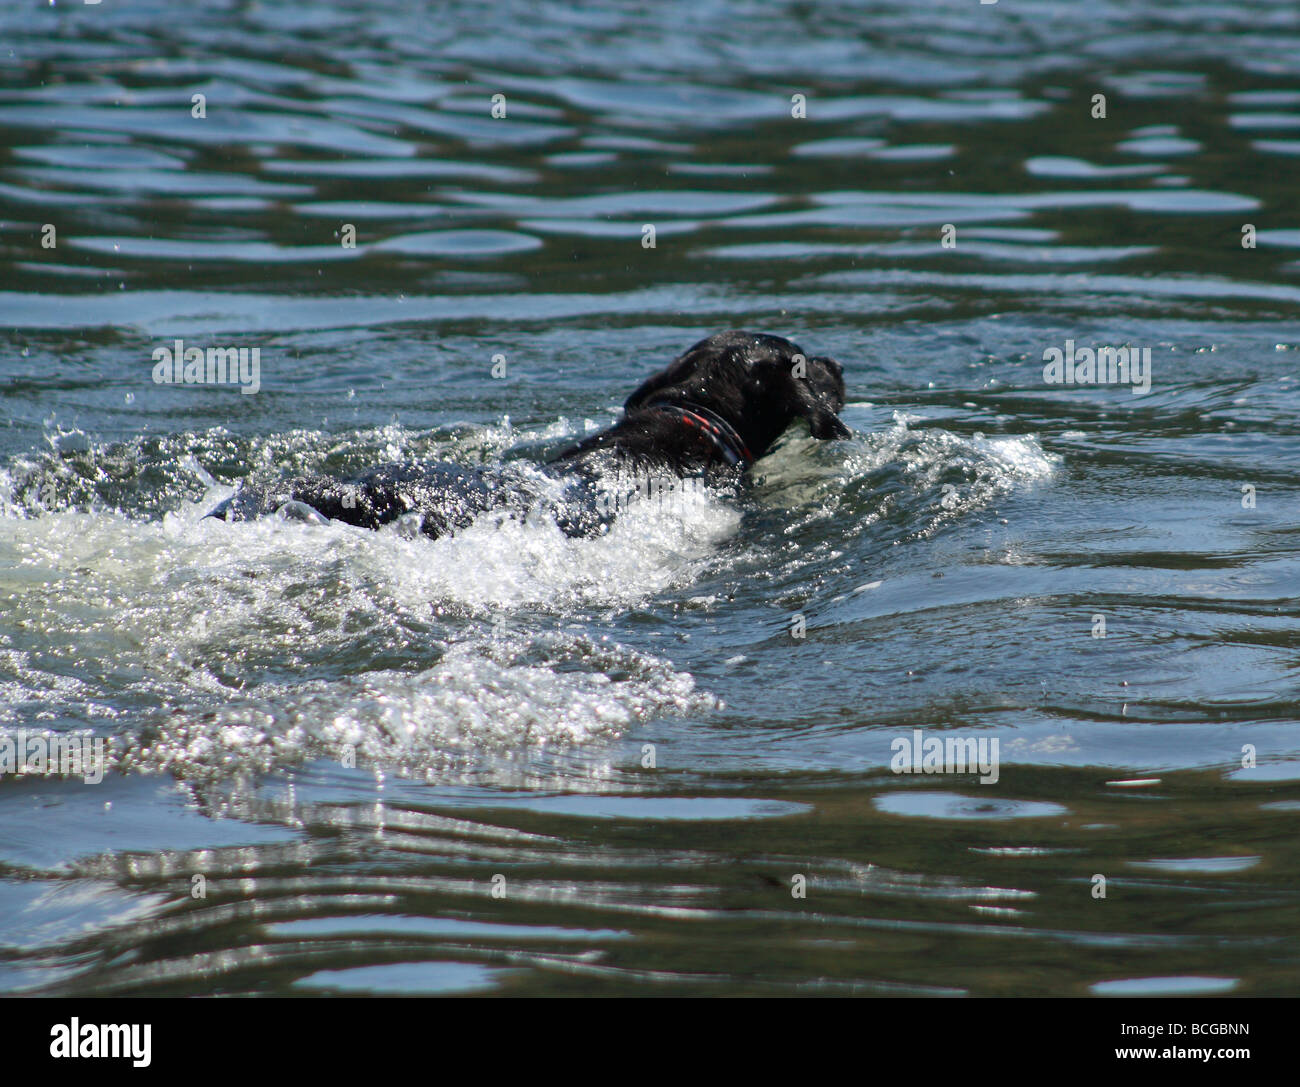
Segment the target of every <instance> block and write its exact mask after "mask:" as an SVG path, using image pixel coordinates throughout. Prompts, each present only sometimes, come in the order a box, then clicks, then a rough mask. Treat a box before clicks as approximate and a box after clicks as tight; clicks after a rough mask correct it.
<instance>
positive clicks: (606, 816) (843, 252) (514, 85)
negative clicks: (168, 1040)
mask: <svg viewBox="0 0 1300 1087" xmlns="http://www.w3.org/2000/svg"><path fill="white" fill-rule="evenodd" d="M196 95H198V96H202V97H201V98H197V99H196V98H195V96H196ZM496 95H502V96H504V98H502V99H497V100H496V102H497V106H498V109H497V112H500V111H501V107H504V111H505V116H504V117H494V116H493V115H492V110H493V101H494V96H496ZM1097 95H1103V96H1104V102H1102V101H1101V100H1099V99H1096V98H1095V96H1097ZM795 96H803V97H802V98H799V97H795ZM1103 107H1104V116H1101V115H1099V113H1100V111H1101V110H1102V108H1103ZM200 114H201V115H200ZM1298 180H1300V9H1297V7H1296V5H1295V4H1294V0H1277V2H1266V0H1235V2H1233V3H1231V4H1229V3H1222V2H1205V3H1193V2H1189V3H1183V4H1175V5H1169V4H1167V3H1165V2H1163V0H1161V2H1156V0H1124V2H1118V0H1116V2H1099V3H1090V4H1086V5H1084V4H1071V3H1064V2H1060V3H1052V2H1046V0H1044V2H1039V3H1033V4H1019V3H1010V2H1004V3H1001V4H996V5H980V4H978V3H975V2H973V0H962V2H958V0H947V2H933V3H917V2H910V0H898V2H881V0H876V2H864V3H843V4H841V3H825V4H824V3H818V4H816V5H812V4H801V3H794V2H788V3H781V2H770V3H768V2H764V3H757V2H754V3H715V2H711V0H691V2H689V3H662V4H642V3H635V2H630V0H625V2H612V0H609V2H603V3H593V4H583V5H582V10H581V11H579V10H576V6H571V5H567V4H555V3H536V2H532V0H530V2H503V3H497V4H492V5H490V7H487V8H485V7H484V6H483V5H479V4H457V3H446V4H439V5H433V6H431V8H430V9H429V10H423V7H422V6H419V5H408V4H406V3H404V2H401V0H377V2H366V3H333V4H322V3H314V2H308V3H302V2H297V3H287V2H281V0H263V2H262V3H259V4H256V5H246V4H232V3H224V2H216V0H201V2H197V3H194V4H189V5H185V6H184V9H183V10H181V9H178V8H177V7H176V6H175V5H172V4H164V3H148V2H144V3H136V4H132V5H129V6H128V5H115V4H112V3H104V4H102V5H89V6H87V5H82V4H72V3H65V2H60V3H58V4H57V5H51V6H46V5H44V4H41V5H37V4H35V3H26V4H22V5H18V6H17V7H16V8H13V7H11V8H10V9H6V10H5V11H4V12H3V13H2V14H0V422H2V423H3V425H2V426H0V511H2V516H0V730H3V731H2V732H0V741H8V742H9V746H10V748H11V749H13V748H14V747H15V746H16V745H17V744H18V743H19V742H20V741H21V742H22V743H23V744H24V745H26V747H25V748H24V749H25V750H26V749H27V747H30V746H31V745H32V744H33V743H35V744H36V745H37V746H39V745H40V744H41V743H48V741H51V740H53V739H55V738H57V737H58V736H59V735H60V734H66V735H69V736H76V737H84V738H85V739H86V740H87V742H88V743H90V742H93V740H94V739H99V740H102V741H103V747H102V751H103V765H102V766H101V769H103V770H104V777H103V780H102V781H99V782H98V783H94V784H90V783H88V782H86V781H83V780H81V779H80V778H78V777H75V776H71V775H68V776H58V775H46V774H42V773H39V772H33V773H27V774H24V775H21V776H19V775H17V774H14V773H9V774H6V775H4V776H3V777H0V917H2V918H3V920H2V921H0V991H4V992H11V993H12V992H23V993H37V994H99V995H109V994H133V995H138V994H154V995H168V994H199V993H232V994H241V993H245V994H246V993H262V994H267V993H277V994H294V993H297V994H322V993H460V992H488V993H504V994H601V995H604V994H611V995H613V994H643V995H644V994H674V993H680V994H795V993H828V994H835V993H862V994H884V995H892V994H919V995H926V994H972V995H1008V994H1018V995H1088V994H1098V995H1105V994H1113V993H1121V994H1124V993H1127V994H1143V993H1215V994H1223V993H1228V994H1234V995H1265V994H1282V993H1290V994H1295V993H1296V992H1297V991H1298V990H1300V985H1297V970H1298V968H1300V936H1298V933H1300V845H1298V844H1297V842H1298V838H1297V834H1296V831H1295V827H1296V820H1297V818H1298V817H1300V602H1298V600H1297V596H1298V595H1300V594H1297V588H1298V587H1300V441H1298V440H1297V439H1298V438H1300V374H1297V363H1298V362H1300V211H1297V204H1296V193H1297V182H1298ZM47 225H48V226H49V227H53V231H52V232H51V231H50V230H48V229H47ZM647 225H650V226H653V227H654V228H655V239H654V240H655V244H654V247H653V248H651V247H648V246H646V245H644V244H643V238H644V237H645V236H646V235H645V231H644V228H645V227H646V226H647ZM349 227H351V228H352V229H351V230H349V229H348V228H349ZM1248 227H1249V228H1252V229H1246V228H1248ZM353 233H355V246H350V245H347V244H345V243H347V242H349V241H351V240H352V235H353ZM43 242H44V243H45V244H43ZM1251 242H1253V243H1254V244H1253V245H1252V244H1251ZM946 243H947V244H946ZM732 327H739V328H748V329H754V330H762V331H769V332H774V333H778V334H782V335H787V336H790V337H791V338H793V339H795V340H796V341H798V342H799V343H800V344H801V345H803V346H804V347H805V348H807V349H808V350H809V351H813V352H817V353H824V354H830V355H833V356H835V357H836V358H838V359H839V360H841V361H842V362H843V364H844V367H845V372H846V378H847V381H848V385H849V404H848V406H847V407H846V409H845V411H844V413H843V417H844V420H845V422H846V423H847V424H848V425H849V426H850V428H851V429H852V431H853V437H852V439H851V440H848V441H844V442H834V443H818V442H815V441H813V440H812V439H810V438H809V437H808V436H807V433H806V431H800V430H799V429H798V428H797V427H796V428H793V429H792V430H791V431H790V433H789V434H788V435H787V436H786V439H785V440H784V441H783V443H782V444H781V445H780V446H779V447H778V448H777V449H776V450H775V451H774V452H773V453H772V454H771V455H770V456H769V457H767V458H765V459H764V460H763V461H762V462H761V463H760V464H759V465H758V466H757V468H756V470H755V480H754V483H753V485H752V486H751V487H749V488H747V489H746V490H745V491H744V492H743V493H741V494H740V495H738V496H735V497H727V496H711V495H707V494H702V493H692V494H689V495H686V496H684V497H682V498H681V499H680V500H675V501H672V502H670V503H667V504H666V505H655V504H653V503H649V504H642V505H641V506H640V507H638V508H636V509H634V510H633V511H632V512H631V513H630V514H629V515H628V516H626V517H624V518H622V519H621V520H620V521H619V522H618V523H617V525H616V527H615V529H614V531H613V532H612V533H611V534H610V535H609V536H607V537H604V538H600V539H594V540H568V539H566V538H564V537H562V536H561V535H560V534H559V532H558V530H556V529H555V527H554V526H553V525H551V526H547V525H545V524H541V523H532V522H529V523H516V522H510V523H506V524H497V523H495V522H494V521H493V520H492V519H490V518H489V519H484V520H483V521H481V522H480V523H478V524H476V525H475V526H473V527H472V528H471V529H470V530H468V531H466V532H465V533H464V534H462V535H460V536H457V537H455V538H452V539H445V540H440V541H437V542H430V541H427V540H423V539H411V538H408V537H407V536H404V535H402V534H401V533H399V532H397V531H391V532H380V533H367V532H364V531H361V530H356V529H350V528H347V527H345V526H338V525H329V526H324V527H320V526H309V525H304V524H296V523H281V522H277V521H262V522H257V523H247V524H239V525H225V524H220V523H216V522H214V521H211V520H208V521H202V520H200V518H201V515H202V513H203V512H204V511H205V510H206V509H208V508H210V506H211V505H212V504H213V503H215V502H216V501H217V500H219V499H220V498H221V497H223V496H225V495H227V494H229V493H230V490H231V487H232V486H233V484H234V483H235V482H236V481H237V480H239V479H240V478H242V477H244V476H245V475H247V474H249V473H250V472H254V471H257V472H263V473H269V474H272V475H274V474H276V473H277V472H280V471H285V472H288V471H303V470H315V469H321V470H328V471H337V472H346V471H349V470H355V469H359V468H361V467H363V466H366V465H369V464H372V463H374V462H377V461H379V460H385V459H402V458H422V457H428V458H442V459H451V460H458V461H462V462H465V463H473V464H478V463H493V462H496V461H498V460H500V459H501V458H507V459H512V460H524V461H527V460H529V459H536V458H537V457H539V456H540V455H542V454H545V453H547V452H549V451H551V450H554V449H556V448H558V447H560V446H561V445H563V444H564V443H565V442H566V441H568V440H570V439H572V438H573V437H574V436H579V435H582V434H584V433H586V432H587V431H589V430H592V429H594V428H597V427H600V426H604V425H607V424H608V423H609V422H611V421H612V420H613V419H614V418H616V416H617V414H618V411H619V406H620V404H621V402H622V400H623V398H624V397H625V396H626V395H627V393H628V392H629V391H630V390H631V389H632V388H633V387H635V385H636V384H637V383H639V381H640V380H641V379H642V378H643V377H644V376H646V375H647V374H648V373H650V372H652V371H653V370H654V369H657V368H658V367H660V366H662V365H663V364H664V363H665V362H666V361H667V360H668V359H670V358H671V357H672V356H673V355H675V354H676V353H677V352H679V351H681V350H682V349H683V348H685V347H686V346H687V345H689V344H690V343H692V342H694V341H695V340H696V339H699V338H700V337H702V336H705V335H708V334H709V333H711V332H714V331H718V330H720V329H725V328H732ZM177 339H180V340H182V341H183V343H184V345H186V346H198V347H209V346H218V347H232V348H240V347H243V348H248V349H250V350H251V349H253V348H256V349H257V350H258V352H259V362H260V368H259V371H258V375H257V382H256V383H257V385H258V386H259V387H258V390H257V392H256V393H255V394H245V393H243V392H241V390H240V388H239V387H238V386H237V385H233V384H228V385H225V386H221V387H215V386H196V385H189V386H187V385H183V384H180V385H177V384H172V385H167V384H158V383H155V382H154V380H153V369H154V357H153V353H154V351H155V350H156V349H158V348H160V347H168V346H171V345H173V344H174V341H175V340H177ZM1067 341H1072V343H1073V345H1074V349H1075V351H1076V353H1077V352H1078V351H1080V350H1082V349H1085V348H1086V349H1088V350H1093V349H1096V348H1099V347H1108V348H1116V349H1118V348H1129V349H1132V351H1133V352H1134V354H1135V355H1137V356H1138V357H1140V358H1145V357H1146V356H1145V354H1143V353H1144V352H1146V351H1149V359H1150V370H1149V373H1148V374H1147V375H1146V376H1147V377H1149V379H1150V388H1149V391H1145V392H1143V391H1142V390H1141V389H1139V390H1138V391H1137V392H1135V391H1134V386H1133V384H1132V383H1130V384H1127V385H1099V384H1090V383H1087V382H1084V383H1075V384H1052V383H1049V382H1047V381H1045V379H1044V365H1045V363H1044V356H1045V353H1046V354H1048V355H1049V356H1050V353H1051V350H1052V349H1053V348H1057V349H1059V350H1060V351H1061V353H1062V354H1065V353H1066V351H1067ZM496 356H504V362H505V372H504V376H494V375H493V370H494V367H495V369H496V370H497V371H498V373H500V372H501V366H500V365H499V360H498V359H496V358H495V357H496ZM1085 376H1086V375H1085ZM250 387H251V385H250ZM800 621H801V622H802V625H801V626H800V625H799V623H800ZM800 633H801V634H802V635H803V636H802V637H798V636H796V635H797V634H800ZM1103 635H1104V636H1103ZM918 729H919V730H921V738H922V740H923V741H924V739H933V738H939V739H959V740H961V741H963V742H965V741H967V740H970V741H973V742H975V743H978V742H979V741H980V740H983V741H986V742H991V741H996V742H997V745H998V749H997V750H998V766H997V770H996V774H995V775H993V774H989V775H985V776H990V777H991V776H996V778H997V780H996V781H989V782H987V783H981V781H980V776H979V775H977V774H971V773H944V774H926V773H921V774H903V773H896V772H894V768H892V767H891V763H892V762H894V761H895V752H896V750H897V748H898V747H899V746H900V745H901V744H902V743H904V742H907V743H910V742H912V741H913V739H914V738H915V733H914V730H918ZM2 753H3V747H2V746H0V754H2ZM353 753H355V758H353ZM651 764H653V765H651ZM1099 877H1100V878H1099ZM1103 891H1104V897H1101V895H1102V893H1103Z"/></svg>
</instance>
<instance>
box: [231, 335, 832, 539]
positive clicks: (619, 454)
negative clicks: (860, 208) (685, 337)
mask: <svg viewBox="0 0 1300 1087" xmlns="http://www.w3.org/2000/svg"><path fill="white" fill-rule="evenodd" d="M843 406H844V376H843V372H842V371H841V369H840V365H839V363H837V362H836V361H835V360H834V359H831V358H827V357H825V356H822V355H814V356H809V355H807V354H805V353H804V352H803V351H802V350H801V349H800V348H799V346H798V345H797V344H794V343H791V342H790V341H789V340H785V339H782V338H781V337H780V336H770V335H767V334H765V333H754V332H739V331H732V332H721V333H718V334H717V335H714V336H710V337H708V339H705V340H701V341H700V342H699V343H697V344H695V345H694V346H693V347H691V348H690V349H689V350H687V351H685V352H684V353H683V354H681V355H679V356H678V357H677V358H676V359H674V360H673V361H672V362H671V363H669V364H668V366H666V367H665V368H664V369H663V370H661V371H660V372H659V373H657V374H655V375H654V376H653V377H651V378H649V379H647V380H646V381H645V382H644V383H643V384H642V385H641V386H640V388H638V389H637V390H636V391H635V392H634V393H632V395H631V396H629V397H628V399H627V401H626V403H625V404H624V406H623V407H624V414H623V418H622V419H620V420H619V421H618V422H617V423H615V424H614V425H613V426H611V427H609V428H607V429H605V430H602V431H600V432H599V433H597V434H593V435H591V436H590V437H588V438H584V439H583V440H582V441H580V442H578V443H577V444H576V445H573V446H570V447H569V448H567V449H565V450H563V451H561V452H560V453H559V454H557V455H556V456H555V457H553V458H552V459H551V460H550V461H548V462H547V463H546V465H545V466H544V468H545V470H546V471H547V472H548V473H549V474H552V475H555V476H557V477H560V478H563V479H566V481H568V482H569V483H570V486H568V488H567V489H566V494H565V501H564V502H562V503H561V507H560V508H557V509H556V510H555V511H554V512H555V516H556V520H557V522H558V523H559V524H560V525H561V527H562V528H564V530H565V531H566V532H569V533H570V534H571V535H579V536H581V535H590V534H593V533H595V532H599V531H602V526H603V525H605V524H607V523H608V520H609V518H608V515H607V513H608V511H607V509H606V510H605V511H604V513H602V512H601V511H599V510H598V509H597V507H596V504H595V498H594V495H595V488H596V486H597V484H598V482H599V481H600V480H601V479H602V478H603V477H607V476H608V475H609V474H610V473H611V472H627V471H632V472H652V471H656V470H661V471H666V472H670V473H672V474H675V475H677V476H679V477H683V478H686V477H701V478H704V479H705V480H707V481H710V482H723V481H727V480H734V479H735V478H737V477H738V476H739V475H741V474H742V473H743V472H744V471H745V470H746V469H747V468H748V467H749V464H750V463H752V461H748V460H742V461H741V463H739V464H733V463H729V459H728V457H727V456H726V455H724V453H723V452H722V450H720V449H719V446H718V443H717V442H716V441H713V440H710V439H709V437H708V436H707V435H706V434H705V433H704V432H703V431H701V430H700V429H699V428H697V427H694V426H689V425H686V424H684V423H683V420H682V417H681V413H680V412H677V411H672V410H665V407H669V408H671V407H677V408H681V409H685V410H686V411H692V412H700V413H701V414H706V415H709V414H711V415H712V416H713V417H715V418H716V419H719V420H722V421H723V422H724V423H725V424H727V425H729V426H730V427H731V428H732V430H733V431H734V435H733V436H729V440H728V445H729V446H733V447H734V446H735V445H736V439H738V440H739V443H741V445H740V447H741V448H743V449H744V450H745V451H746V452H747V453H748V454H749V456H751V457H752V458H753V460H757V459H758V458H760V457H762V456H763V455H764V454H765V453H766V452H767V451H768V450H769V449H770V448H771V447H772V445H773V443H774V442H775V441H776V440H777V439H778V438H779V437H780V436H781V435H782V434H783V433H784V432H785V430H786V428H787V427H789V426H790V424H791V423H793V422H794V421H795V420H796V419H803V420H806V421H807V423H808V426H809V429H810V431H811V432H812V434H813V436H814V437H817V438H822V439H830V438H843V437H847V436H848V433H849V432H848V429H847V428H846V427H845V426H844V424H843V423H842V422H840V420H839V418H838V412H839V411H840V409H841V408H842V407H843ZM701 409H703V410H702V411H701ZM730 459H732V460H734V457H732V458H730ZM536 501H537V496H536V495H535V494H530V492H529V489H528V487H527V485H526V484H525V483H524V482H523V481H522V478H521V477H512V476H511V475H510V474H509V473H507V472H505V471H500V470H485V469H477V468H467V467H463V466H460V465H454V464H447V463H434V464H407V465H398V464H386V465H380V466H378V467H376V468H374V469H371V470H370V471H368V472H364V473H362V474H360V475H357V476H353V477H350V478H347V479H334V478H331V477H327V476H304V477H297V478H294V479H286V480H282V481H280V482H278V483H275V484H273V485H271V486H266V487H252V486H244V487H241V488H240V490H238V491H237V492H236V493H235V494H234V495H233V496H232V497H231V498H229V499H227V500H226V501H225V502H223V503H221V504H220V505H219V506H217V507H216V509H214V510H213V511H212V513H211V516H213V517H219V518H221V519H222V520H229V521H242V520H248V519H250V518H252V517H259V516H263V515H265V514H267V513H271V512H274V511H276V510H280V509H281V508H282V507H286V504H289V506H288V508H287V509H286V510H285V511H284V512H285V513H287V515H289V516H298V517H308V518H312V517H314V515H315V514H320V515H321V516H323V517H327V518H329V519H331V520H338V521H344V522H346V523H348V524H351V525H358V526H360V527H362V528H378V527H380V526H381V525H385V524H388V523H390V522H392V521H395V520H397V519H398V518H399V517H402V516H404V515H408V514H416V515H418V516H419V518H420V531H421V532H423V533H424V534H425V535H427V536H432V537H435V538H436V537H438V536H444V535H447V534H448V533H451V532H454V531H455V530H456V529H458V528H463V527H465V526H466V525H468V524H469V523H470V522H471V521H473V520H474V518H475V517H477V516H478V515H479V514H480V513H483V512H485V511H486V510H489V509H503V510H514V511H516V512H519V513H523V512H525V511H526V510H527V509H528V508H529V507H530V506H532V505H534V504H535V503H536Z"/></svg>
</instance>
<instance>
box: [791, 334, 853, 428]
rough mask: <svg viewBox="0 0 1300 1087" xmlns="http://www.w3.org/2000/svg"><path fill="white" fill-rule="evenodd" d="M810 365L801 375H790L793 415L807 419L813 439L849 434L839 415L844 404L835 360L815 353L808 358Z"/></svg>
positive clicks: (842, 385)
mask: <svg viewBox="0 0 1300 1087" xmlns="http://www.w3.org/2000/svg"><path fill="white" fill-rule="evenodd" d="M808 363H809V364H810V365H811V366H812V367H813V369H812V371H811V372H810V373H807V374H806V375H805V376H803V377H796V376H795V375H794V374H793V373H791V375H790V385H791V396H790V401H791V403H792V405H793V406H794V409H795V414H797V415H799V416H802V417H803V418H804V419H807V420H808V429H809V430H810V431H812V436H813V437H814V438H820V439H821V440H822V441H829V440H831V439H832V438H848V437H851V431H850V430H849V428H848V427H846V426H845V425H844V424H843V423H842V422H841V421H840V418H839V414H838V413H839V410H840V408H842V407H843V406H844V377H843V374H842V371H841V370H840V364H839V363H838V362H836V361H835V360H834V359H830V358H826V357H824V356H821V355H818V356H815V357H813V358H811V359H809V360H808Z"/></svg>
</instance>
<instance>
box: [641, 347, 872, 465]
mask: <svg viewBox="0 0 1300 1087" xmlns="http://www.w3.org/2000/svg"><path fill="white" fill-rule="evenodd" d="M655 403H668V404H682V405H689V404H696V405H699V406H701V407H705V408H708V409H709V410H710V411H712V412H714V413H715V414H717V415H719V416H721V417H722V418H723V419H725V420H726V421H727V422H728V423H730V424H731V425H732V426H733V427H734V428H735V429H736V433H738V434H739V435H740V436H741V438H743V439H744V441H745V444H746V445H747V446H748V447H749V449H750V451H751V452H752V453H753V455H754V456H755V457H761V456H762V455H763V454H764V453H765V452H767V450H768V448H769V447H770V446H771V444H772V443H773V442H775V441H776V440H777V438H779V437H780V436H781V434H782V433H783V432H784V431H785V429H786V427H788V426H789V425H790V424H791V423H792V422H793V421H794V420H795V419H806V420H807V421H808V427H809V429H810V430H811V431H812V434H813V437H815V438H822V439H828V438H847V437H848V436H849V430H848V428H847V427H846V426H845V425H844V424H843V423H842V422H840V420H839V417H838V412H839V410H840V409H841V408H842V407H844V374H843V371H842V370H841V369H840V364H839V363H838V362H836V361H835V360H834V359H832V358H827V357H826V356H824V355H812V356H809V355H806V354H805V353H804V352H803V350H802V349H801V348H800V347H799V346H798V345H797V344H794V343H791V342H790V341H789V340H786V339H782V338H781V337H780V336H769V335H767V334H765V333H761V332H739V331H733V332H720V333H718V334H717V335H716V336H710V337H709V338H708V339H706V340H701V341H700V342H699V343H697V344H696V345H695V346H694V347H691V348H690V349H689V350H687V351H685V352H683V353H682V354H681V355H679V356H678V357H677V358H675V359H674V360H673V361H672V362H671V363H669V364H668V366H666V367H665V368H664V369H663V370H661V371H660V372H659V373H657V374H655V375H654V377H652V378H649V379H648V380H647V381H646V382H644V383H643V384H642V385H641V387H640V388H639V389H637V390H636V392H634V393H633V394H632V395H631V396H630V397H628V399H627V403H626V404H624V409H625V410H626V412H627V413H628V414H629V415H630V414H632V413H633V412H635V411H638V410H640V409H643V408H647V407H649V406H651V405H652V404H655Z"/></svg>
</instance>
